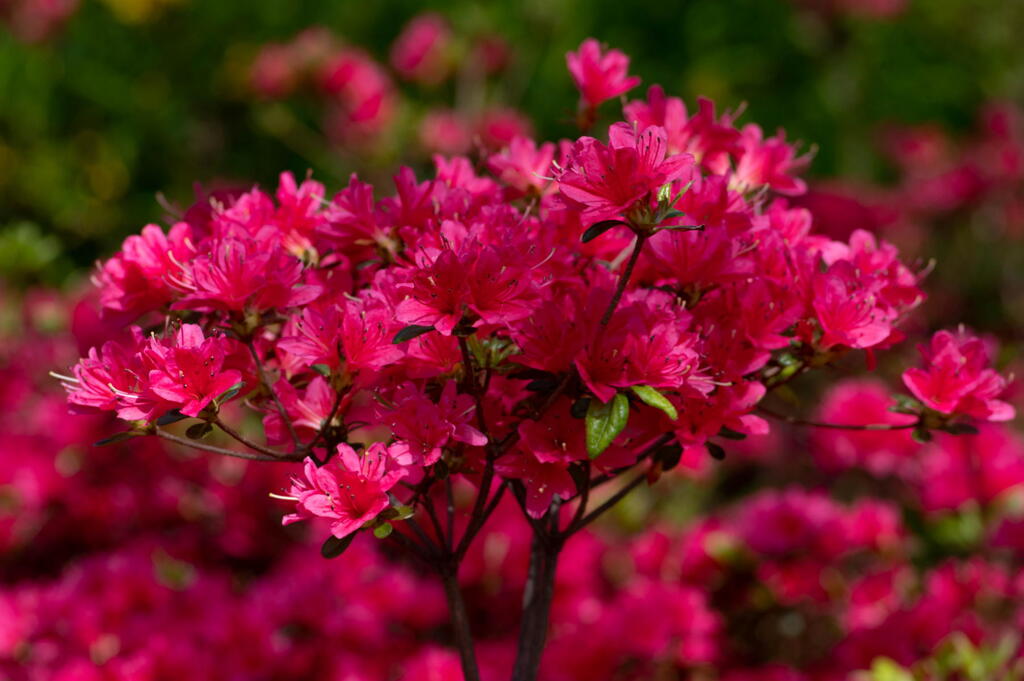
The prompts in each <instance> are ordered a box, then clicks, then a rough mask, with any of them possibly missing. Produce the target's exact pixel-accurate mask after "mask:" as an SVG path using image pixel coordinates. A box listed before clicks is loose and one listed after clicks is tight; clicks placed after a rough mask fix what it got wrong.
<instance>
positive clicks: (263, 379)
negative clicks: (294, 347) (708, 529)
mask: <svg viewBox="0 0 1024 681" xmlns="http://www.w3.org/2000/svg"><path fill="white" fill-rule="evenodd" d="M246 345H248V347H249V354H251V355H252V361H253V362H255V363H256V373H258V374H259V376H260V383H262V384H263V387H264V388H266V389H267V392H268V393H270V397H271V398H273V400H274V404H276V405H277V412H278V413H279V414H280V415H281V420H282V421H284V425H285V427H286V428H287V429H288V433H289V434H290V435H291V436H292V441H293V442H294V443H295V448H296V449H299V448H300V447H302V441H301V440H300V439H299V434H298V433H296V432H295V426H294V425H292V420H291V419H290V418H288V412H287V410H285V408H284V405H283V404H281V400H280V398H278V396H277V392H276V391H275V390H274V388H273V386H271V385H270V381H268V380H267V374H266V372H265V371H264V370H263V362H262V361H261V360H260V354H259V353H258V352H256V344H255V343H254V342H253V340H252V339H251V338H250V339H249V342H248V343H247V344H246Z"/></svg>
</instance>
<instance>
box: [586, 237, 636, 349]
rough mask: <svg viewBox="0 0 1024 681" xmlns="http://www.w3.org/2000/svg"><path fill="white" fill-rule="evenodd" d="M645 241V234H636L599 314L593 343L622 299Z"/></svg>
mask: <svg viewBox="0 0 1024 681" xmlns="http://www.w3.org/2000/svg"><path fill="white" fill-rule="evenodd" d="M646 241H647V235H646V234H637V237H636V246H634V247H633V253H632V254H630V256H629V262H627V263H626V269H624V270H623V271H622V276H620V277H619V283H618V285H617V286H616V287H615V293H613V294H612V299H611V300H610V301H608V307H607V308H606V309H605V311H604V314H603V315H602V316H601V321H600V322H599V324H600V326H599V327H598V330H597V334H596V337H595V339H594V340H595V343H594V344H595V345H596V344H597V340H598V339H599V338H600V337H601V334H602V333H603V332H604V329H605V327H607V326H608V323H609V322H610V321H611V320H612V314H614V313H615V308H617V307H618V306H619V301H620V300H622V294H623V293H625V292H626V284H628V283H629V278H630V277H631V276H633V268H635V267H636V262H637V260H639V259H640V249H642V248H643V246H644V242H646Z"/></svg>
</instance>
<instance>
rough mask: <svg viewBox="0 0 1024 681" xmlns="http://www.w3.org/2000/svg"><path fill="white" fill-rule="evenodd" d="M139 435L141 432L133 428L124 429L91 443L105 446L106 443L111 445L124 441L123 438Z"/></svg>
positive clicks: (95, 445) (96, 445) (127, 438)
mask: <svg viewBox="0 0 1024 681" xmlns="http://www.w3.org/2000/svg"><path fill="white" fill-rule="evenodd" d="M139 435H142V433H139V432H136V431H134V430H126V431H123V432H120V433H114V434H113V435H111V436H110V437H105V438H103V439H102V440H97V441H96V442H94V443H92V446H93V447H106V446H107V445H112V444H114V443H116V442H124V441H125V440H130V439H132V438H133V437H138V436H139Z"/></svg>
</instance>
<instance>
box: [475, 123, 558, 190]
mask: <svg viewBox="0 0 1024 681" xmlns="http://www.w3.org/2000/svg"><path fill="white" fill-rule="evenodd" d="M554 158H555V145H554V144H553V143H551V142H545V143H544V144H541V145H540V146H539V147H538V146H537V143H536V142H534V141H533V140H532V139H530V138H528V137H516V138H514V139H513V140H512V142H511V143H509V145H508V147H506V148H505V149H503V150H502V151H500V152H499V153H497V154H493V155H491V157H490V158H488V159H487V167H488V168H490V170H491V172H493V173H494V174H495V175H497V176H498V179H499V180H501V182H502V183H504V184H505V185H507V186H509V187H510V188H512V189H514V190H515V191H516V192H519V193H520V194H529V193H530V192H536V193H537V194H542V193H544V192H545V191H546V190H547V189H548V188H549V187H550V185H551V175H552V173H553V170H552V167H551V162H552V161H553V160H554Z"/></svg>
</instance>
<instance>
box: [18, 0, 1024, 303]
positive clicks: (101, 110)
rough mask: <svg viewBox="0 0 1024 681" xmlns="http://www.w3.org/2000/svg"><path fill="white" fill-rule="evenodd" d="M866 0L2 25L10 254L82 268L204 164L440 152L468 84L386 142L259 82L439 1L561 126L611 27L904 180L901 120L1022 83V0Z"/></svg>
mask: <svg viewBox="0 0 1024 681" xmlns="http://www.w3.org/2000/svg"><path fill="white" fill-rule="evenodd" d="M19 3H20V4H23V5H24V4H31V3H27V2H26V0H13V3H12V0H0V16H6V18H7V20H8V23H9V24H10V23H11V22H12V19H11V17H12V16H14V14H15V13H16V11H17V7H16V6H15V5H17V4H19ZM837 3H838V4H837ZM58 4H59V3H58ZM855 4H856V3H855V2H853V0H842V1H840V0H827V2H826V0H689V1H683V0H680V1H678V2H665V1H659V2H651V3H626V2H621V1H614V0H517V1H512V2H500V3H499V2H493V3H486V4H484V3H478V2H473V1H467V0H450V1H448V2H434V3H429V6H428V5H427V4H425V3H422V2H413V1H402V0H375V1H374V2H323V1H322V0H288V1H283V0H244V1H242V0H216V1H213V0H81V2H80V4H79V5H78V6H77V8H74V10H73V12H71V13H70V15H69V16H68V18H67V19H66V21H65V22H63V24H62V25H59V26H57V27H55V28H53V29H52V30H51V31H49V34H48V35H43V36H39V35H36V36H29V37H28V39H27V38H26V36H25V35H24V31H22V32H21V33H22V34H21V35H16V33H17V31H15V32H12V31H11V30H9V29H3V31H2V33H0V229H2V230H3V231H2V233H0V273H3V274H4V275H5V278H6V279H7V280H8V282H9V283H13V284H15V285H18V286H21V285H27V284H34V283H40V282H41V283H48V284H59V283H62V282H64V281H66V280H67V278H68V277H69V276H71V275H72V274H73V273H75V272H80V271H81V270H82V268H83V267H88V266H89V265H90V264H91V263H92V262H93V261H95V260H96V259H97V258H99V257H102V256H104V255H107V254H109V253H111V252H112V251H113V250H115V249H116V248H117V244H118V243H119V241H120V240H121V239H122V238H124V236H126V235H127V234H130V233H132V232H135V231H137V230H138V229H139V228H140V227H141V226H142V225H143V224H145V223H147V222H154V221H160V220H162V218H163V216H164V213H165V212H164V210H163V209H162V208H161V204H160V202H158V200H157V196H158V194H162V196H163V197H164V199H163V200H164V201H165V202H169V203H173V204H178V205H188V204H189V203H190V202H191V200H192V196H193V183H194V182H201V183H204V184H216V183H218V182H219V183H225V182H227V183H232V182H234V183H242V184H250V183H253V182H258V183H262V184H269V185H271V186H272V185H273V183H274V182H275V180H276V176H277V173H278V172H280V171H281V170H288V169H290V170H293V171H296V172H297V173H300V174H301V173H304V172H305V171H306V170H307V169H312V170H313V172H314V174H315V176H316V177H317V178H318V179H320V180H321V181H323V182H325V183H326V184H327V185H328V188H329V189H333V188H336V187H338V186H339V185H340V184H341V183H343V182H344V181H345V179H346V178H347V175H348V173H349V172H351V171H352V170H360V171H361V172H366V173H367V174H368V175H369V176H371V177H374V175H375V173H376V175H377V176H380V175H387V174H388V173H387V172H385V170H386V169H390V168H393V166H394V164H395V163H396V162H398V161H408V162H412V163H418V162H421V161H422V160H423V159H424V158H425V155H424V154H423V152H422V150H418V149H416V148H415V145H414V144H412V143H411V142H410V141H409V140H410V139H411V136H410V135H409V134H408V133H407V132H406V133H403V132H401V129H400V128H401V126H402V125H406V127H409V126H411V125H413V124H412V121H413V120H414V119H415V117H416V115H417V112H422V111H423V110H425V109H427V108H429V107H431V106H435V105H442V104H443V105H445V106H450V105H451V102H452V100H453V98H454V97H455V96H456V93H455V92H454V88H455V87H456V86H455V85H453V84H452V83H449V84H445V85H442V86H440V87H438V88H435V89H433V90H431V89H425V88H422V87H417V86H409V87H406V86H402V93H403V99H402V102H403V103H402V104H401V107H400V112H399V116H398V121H399V123H398V126H399V127H398V128H397V129H396V131H395V132H394V138H393V141H394V143H393V144H391V145H390V146H389V148H388V149H387V151H386V152H384V153H381V154H376V155H374V156H373V157H372V158H371V157H368V156H366V155H359V154H350V153H344V151H342V150H336V149H332V148H331V147H330V146H329V145H328V144H327V143H326V142H325V141H324V140H323V137H322V135H320V133H319V131H318V128H317V115H318V114H317V110H318V103H317V102H315V101H311V100H309V99H306V100H303V99H301V98H298V99H290V100H288V101H287V102H268V101H264V100H261V99H260V98H259V97H257V96H255V95H254V94H253V93H252V91H251V89H250V88H249V87H248V75H247V74H248V69H249V65H250V64H251V62H252V60H253V58H254V57H255V55H256V54H257V52H258V51H259V48H260V46H261V45H264V44H266V43H268V42H283V41H287V40H289V39H291V38H292V37H293V36H294V35H295V34H296V33H298V32H299V31H301V30H303V29H305V28H308V27H310V26H316V25H321V26H325V27H327V28H329V29H330V30H331V31H332V32H333V33H334V34H335V35H336V36H338V38H339V39H341V40H343V41H345V42H347V43H350V44H354V45H359V46H362V47H363V48H365V49H366V50H367V51H368V52H369V53H370V54H371V55H373V56H374V57H375V58H377V59H378V60H379V61H382V62H383V63H386V62H387V55H388V50H389V48H390V45H391V43H392V41H393V40H394V38H395V37H396V36H397V35H398V34H399V32H400V31H401V28H402V27H403V25H404V24H405V23H406V22H407V21H408V20H409V19H410V18H411V17H413V16H415V15H416V14H418V13H420V12H422V11H423V10H425V9H433V10H436V11H438V12H440V13H441V14H443V15H444V16H445V17H446V18H447V19H448V21H449V22H450V23H451V24H452V26H453V29H454V33H455V34H456V35H457V36H461V37H463V38H465V37H467V36H468V37H472V36H480V35H493V34H496V35H498V36H500V37H501V38H503V39H504V40H505V41H506V42H507V44H508V46H509V48H510V52H511V61H510V64H509V66H508V68H507V69H506V71H505V72H504V73H503V74H502V75H500V76H499V77H497V78H495V79H494V81H493V83H491V84H490V85H488V89H487V91H486V92H485V93H482V94H481V96H482V97H485V98H487V99H489V100H493V101H500V102H504V103H505V104H506V105H509V106H511V107H514V108H516V109H518V110H520V111H523V112H525V113H526V114H527V115H528V116H529V117H530V118H532V120H533V121H534V125H535V128H536V131H537V133H538V135H540V136H542V137H546V138H556V137H561V136H569V135H572V134H573V133H574V128H573V126H572V120H573V114H574V106H575V97H576V95H575V92H574V90H573V87H572V84H571V81H570V79H569V77H568V74H567V73H566V70H565V61H564V55H565V53H566V51H568V50H571V49H574V48H575V47H576V46H577V45H578V44H579V43H580V42H581V40H582V39H583V38H585V37H587V36H595V37H597V38H598V39H600V40H601V41H603V42H605V43H607V44H608V45H610V46H613V47H617V48H620V49H622V50H624V51H625V52H626V53H627V54H629V55H630V56H631V57H632V58H633V64H632V67H631V71H632V72H633V73H635V74H638V75H640V76H642V78H643V80H644V86H643V87H644V88H646V86H647V85H648V84H651V83H661V84H663V85H664V86H665V88H666V90H668V91H669V92H670V93H673V94H679V95H681V96H682V97H683V98H684V99H685V100H686V101H687V102H688V103H690V102H693V101H694V100H695V97H696V96H697V95H707V96H709V97H712V98H713V99H715V101H716V102H717V103H718V105H719V107H720V108H727V109H731V108H736V107H738V106H740V105H741V104H743V103H746V105H747V113H746V114H745V116H744V118H743V119H742V120H743V121H757V122H758V123H760V124H762V126H763V127H764V128H765V129H766V130H770V131H773V130H774V129H775V128H776V127H780V126H781V127H785V129H786V131H787V138H788V139H797V140H801V141H803V143H804V147H805V148H811V147H813V148H816V149H817V156H816V158H815V160H814V163H813V165H812V167H811V171H810V173H809V175H810V176H811V177H812V178H833V177H842V178H846V179H847V180H850V179H853V180H857V181H862V182H872V183H885V182H886V181H890V180H891V179H892V175H893V170H892V169H891V168H890V167H888V166H887V165H886V163H885V162H883V160H882V159H881V156H880V155H879V154H878V151H877V148H878V144H877V138H878V135H879V130H880V129H881V126H883V125H884V124H889V123H922V122H935V123H937V124H939V125H940V126H942V127H943V128H945V129H947V130H950V131H952V132H953V133H954V134H955V133H962V132H965V131H968V130H970V129H971V128H972V126H973V125H974V123H975V120H976V117H977V112H978V110H979V108H980V106H981V105H982V104H983V103H985V102H988V101H991V100H1010V101H1018V102H1019V101H1022V100H1024V49H1022V48H1021V34H1022V30H1024V2H1022V1H1021V0H916V1H915V0H911V1H910V2H909V4H908V6H907V7H906V8H905V9H903V10H902V11H901V12H898V13H897V14H896V15H895V16H889V17H880V16H873V15H872V14H870V13H864V12H858V11H848V10H847V9H842V8H839V5H843V6H844V7H845V6H848V5H855ZM867 4H871V3H867ZM875 4H877V0H876V2H875ZM632 94H634V95H637V96H639V95H640V94H641V91H640V90H637V91H634V93H632ZM612 108H614V106H612Z"/></svg>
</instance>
